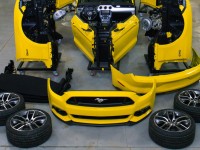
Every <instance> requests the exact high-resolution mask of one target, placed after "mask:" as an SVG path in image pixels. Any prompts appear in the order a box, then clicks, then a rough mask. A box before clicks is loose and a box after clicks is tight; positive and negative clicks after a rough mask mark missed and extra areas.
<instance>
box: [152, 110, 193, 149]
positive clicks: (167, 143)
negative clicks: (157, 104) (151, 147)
mask: <svg viewBox="0 0 200 150" xmlns="http://www.w3.org/2000/svg"><path fill="white" fill-rule="evenodd" d="M173 118H174V119H173ZM173 120H174V121H173ZM149 136H150V137H151V139H152V140H153V141H154V142H155V143H157V144H158V145H160V146H162V147H165V148H170V149H179V148H184V147H187V146H189V145H190V144H191V143H192V142H193V141H194V137H195V122H194V120H193V118H192V117H191V116H190V115H188V114H186V113H185V112H182V111H179V110H173V109H163V110H159V111H157V112H155V113H153V114H152V115H151V117H150V119H149Z"/></svg>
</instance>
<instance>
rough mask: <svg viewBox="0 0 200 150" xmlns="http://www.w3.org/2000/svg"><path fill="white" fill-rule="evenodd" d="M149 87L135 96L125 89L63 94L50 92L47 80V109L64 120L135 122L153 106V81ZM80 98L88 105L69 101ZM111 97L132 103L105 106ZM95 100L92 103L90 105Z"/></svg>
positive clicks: (112, 122) (154, 87)
mask: <svg viewBox="0 0 200 150" xmlns="http://www.w3.org/2000/svg"><path fill="white" fill-rule="evenodd" d="M151 86H152V87H151V89H150V90H149V91H148V92H147V93H146V94H145V95H143V96H138V95H137V94H136V93H134V92H128V91H68V92H65V93H64V94H63V95H58V94H56V93H55V92H54V91H52V89H51V85H50V79H48V85H47V87H48V97H49V104H50V108H51V110H52V112H53V113H54V114H55V115H56V116H57V117H58V118H60V119H61V120H62V121H64V122H68V121H73V122H77V123H89V124H118V123H127V122H138V121H140V120H141V119H143V118H145V117H146V116H147V115H148V114H150V112H151V111H152V109H153V107H154V101H155V90H156V83H155V81H154V82H153V81H152V85H151ZM80 99H85V100H86V99H87V101H88V100H90V102H91V104H89V105H88V103H87V104H86V103H85V104H83V103H72V101H73V100H75V101H76V102H77V101H79V100H80ZM111 99H112V101H113V102H114V101H115V100H116V101H117V100H119V99H123V100H125V99H126V100H129V102H131V103H130V104H127V105H126V104H124V105H114V104H113V105H108V104H109V103H108V102H110V100H111ZM94 102H95V105H92V104H94ZM105 104H107V105H105ZM102 105H103V106H102ZM77 116H79V117H77ZM80 116H82V117H80ZM122 116H123V117H122ZM98 118H100V119H98Z"/></svg>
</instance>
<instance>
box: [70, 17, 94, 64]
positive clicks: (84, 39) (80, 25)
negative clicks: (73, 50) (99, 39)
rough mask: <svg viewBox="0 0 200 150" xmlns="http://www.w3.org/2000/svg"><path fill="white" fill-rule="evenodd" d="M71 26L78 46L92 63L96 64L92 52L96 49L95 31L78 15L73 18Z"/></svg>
mask: <svg viewBox="0 0 200 150" xmlns="http://www.w3.org/2000/svg"><path fill="white" fill-rule="evenodd" d="M71 24H72V32H73V35H74V42H75V44H76V46H77V47H78V48H79V49H80V50H81V51H82V52H83V53H84V54H85V55H86V56H87V57H88V59H89V60H90V61H91V62H94V55H93V51H92V50H93V48H94V31H93V30H92V29H91V28H90V27H89V25H88V24H87V23H84V22H83V21H82V20H81V19H80V18H78V17H77V16H76V15H75V16H74V17H73V18H72V20H71Z"/></svg>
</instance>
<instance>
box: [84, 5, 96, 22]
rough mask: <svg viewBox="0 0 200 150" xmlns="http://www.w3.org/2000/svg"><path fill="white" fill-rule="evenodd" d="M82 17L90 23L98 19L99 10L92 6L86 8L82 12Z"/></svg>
mask: <svg viewBox="0 0 200 150" xmlns="http://www.w3.org/2000/svg"><path fill="white" fill-rule="evenodd" d="M82 16H83V17H84V18H85V19H86V20H88V21H90V20H94V19H95V18H96V17H97V9H96V8H95V7H90V6H88V7H84V8H83V11H82Z"/></svg>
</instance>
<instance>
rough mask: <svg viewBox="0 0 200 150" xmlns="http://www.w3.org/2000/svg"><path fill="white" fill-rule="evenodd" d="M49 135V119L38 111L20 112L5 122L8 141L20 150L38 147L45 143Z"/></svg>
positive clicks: (50, 127) (50, 129) (50, 131)
mask: <svg viewBox="0 0 200 150" xmlns="http://www.w3.org/2000/svg"><path fill="white" fill-rule="evenodd" d="M51 133H52V124H51V118H50V116H49V114H48V113H46V112H45V111H43V110H39V109H27V110H21V111H19V112H17V113H15V114H14V115H12V116H11V117H10V118H9V119H8V120H7V122H6V134H7V138H8V141H9V142H10V143H11V144H13V145H14V146H17V147H21V148H29V147H35V146H38V145H40V144H42V143H44V142H45V141H47V140H48V139H49V137H50V136H51Z"/></svg>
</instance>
